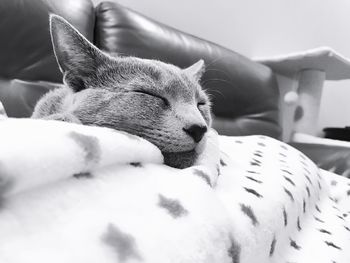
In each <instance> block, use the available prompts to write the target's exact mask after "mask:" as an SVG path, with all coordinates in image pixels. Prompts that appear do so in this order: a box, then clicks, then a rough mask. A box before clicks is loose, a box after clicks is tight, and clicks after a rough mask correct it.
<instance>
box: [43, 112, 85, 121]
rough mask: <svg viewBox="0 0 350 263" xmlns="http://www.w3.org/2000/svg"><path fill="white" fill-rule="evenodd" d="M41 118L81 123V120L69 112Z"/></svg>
mask: <svg viewBox="0 0 350 263" xmlns="http://www.w3.org/2000/svg"><path fill="white" fill-rule="evenodd" d="M43 120H55V121H64V122H70V123H77V124H82V123H81V121H80V120H79V119H78V118H77V117H75V116H74V115H73V114H71V113H55V114H51V115H49V116H47V117H44V118H43Z"/></svg>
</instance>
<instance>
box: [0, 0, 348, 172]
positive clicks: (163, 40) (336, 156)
mask: <svg viewBox="0 0 350 263" xmlns="http://www.w3.org/2000/svg"><path fill="white" fill-rule="evenodd" d="M94 1H96V0H94ZM98 1H100V0H98ZM102 1H103V0H102ZM113 1H114V2H101V3H99V4H98V5H94V4H93V3H92V2H91V1H90V0H60V1H57V0H30V1H22V0H2V1H0V36H1V41H0V101H1V102H2V103H3V104H4V106H5V109H6V111H7V113H8V115H9V116H10V117H29V116H30V115H31V113H32V111H33V108H34V106H35V104H36V102H37V101H38V99H39V98H40V97H41V96H42V95H43V94H44V93H45V92H47V91H49V90H51V89H54V88H55V87H56V85H57V83H61V81H62V76H61V73H60V72H59V70H58V66H57V64H56V61H55V58H54V55H53V50H52V47H51V42H50V34H49V24H48V15H49V13H55V14H58V15H61V16H63V17H65V18H66V19H67V20H68V21H70V22H71V23H72V24H73V25H74V26H75V27H77V28H78V29H79V31H80V32H81V33H82V34H84V35H85V36H86V37H87V38H88V39H89V40H90V41H91V42H93V43H94V44H95V45H96V46H98V47H99V48H101V49H103V50H105V51H107V52H114V53H118V54H119V55H120V56H126V55H132V56H139V57H142V58H152V59H158V60H163V61H165V62H169V63H173V64H175V65H178V66H180V67H187V66H189V65H191V64H192V63H194V62H196V61H197V60H199V59H201V58H202V59H204V60H205V62H206V65H207V70H206V73H205V74H204V77H203V79H202V85H203V87H204V88H205V89H206V90H207V91H208V93H209V94H211V97H212V101H213V113H214V115H215V116H214V117H215V118H214V124H213V125H214V128H216V129H217V130H218V131H219V133H220V134H225V135H251V134H264V135H268V136H271V137H274V138H277V139H280V138H281V134H282V128H281V125H280V120H281V118H282V116H280V115H281V113H280V108H279V105H280V103H281V101H280V98H279V91H278V84H277V82H276V76H275V74H274V73H273V71H272V70H271V69H270V68H268V67H267V66H264V65H262V64H259V63H257V62H254V61H252V60H250V59H248V58H246V57H244V56H241V55H240V54H237V53H236V52H234V51H231V50H228V49H226V48H224V47H221V46H219V45H217V44H214V43H211V42H209V41H206V40H203V39H200V38H197V37H195V36H192V35H189V34H186V33H184V32H180V31H178V30H176V29H174V28H171V27H169V26H166V25H164V24H161V23H158V22H156V21H154V20H152V19H150V18H147V17H145V16H143V15H142V14H139V13H137V12H134V11H133V10H130V9H128V8H126V7H123V6H121V5H119V4H117V3H116V1H117V0H113ZM292 145H293V146H294V147H296V148H298V149H299V150H301V151H303V152H304V153H305V154H306V155H308V156H309V157H310V158H311V159H312V160H313V161H314V162H316V163H317V164H318V165H319V166H320V167H323V168H326V169H331V170H332V171H335V172H337V173H339V174H343V175H350V147H339V146H329V145H323V144H322V143H321V144H314V143H312V144H310V143H294V144H292Z"/></svg>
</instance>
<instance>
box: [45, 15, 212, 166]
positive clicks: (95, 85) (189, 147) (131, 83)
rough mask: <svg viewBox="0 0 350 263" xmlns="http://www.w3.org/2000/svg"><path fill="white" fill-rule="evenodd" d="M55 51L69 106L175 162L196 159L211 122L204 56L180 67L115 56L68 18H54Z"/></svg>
mask: <svg viewBox="0 0 350 263" xmlns="http://www.w3.org/2000/svg"><path fill="white" fill-rule="evenodd" d="M50 32H51V38H52V43H53V49H54V52H55V56H56V59H57V62H58V65H59V68H60V70H61V72H62V73H63V81H64V83H65V85H66V86H68V87H70V88H71V89H72V90H73V91H74V93H73V95H72V96H71V97H70V98H69V99H66V100H65V105H64V107H65V110H66V111H69V113H71V114H73V115H74V116H76V117H77V118H78V119H79V120H80V121H81V122H82V123H83V124H86V125H95V126H104V127H110V128H113V129H116V130H122V131H126V132H129V133H132V134H135V135H138V136H140V137H143V138H144V139H146V140H148V141H150V142H152V143H153V144H155V145H157V146H158V148H159V149H160V150H161V151H162V153H163V154H164V156H165V161H166V163H168V164H169V165H171V166H175V167H184V166H188V165H190V164H191V163H192V162H193V158H195V149H196V147H197V145H198V143H199V142H200V141H201V140H202V138H203V136H204V135H205V133H206V131H207V129H208V128H209V127H210V125H211V117H210V102H209V99H208V96H207V95H206V94H205V92H204V91H203V90H202V88H201V86H200V84H199V81H200V78H201V76H202V74H203V72H204V63H203V61H202V60H200V61H198V62H197V63H195V64H194V65H192V66H190V67H188V68H185V69H180V68H179V67H176V66H174V65H171V64H167V63H163V62H160V61H156V60H148V59H140V58H136V57H121V56H111V55H109V54H107V53H104V52H102V51H101V50H99V49H98V48H96V47H95V46H94V45H92V44H91V43H90V42H89V41H88V40H87V39H86V38H85V37H84V36H83V35H82V34H80V33H79V32H78V31H77V30H76V29H75V28H74V27H73V26H72V25H70V24H69V23H68V22H67V21H66V20H64V19H63V18H61V17H59V16H56V15H51V16H50Z"/></svg>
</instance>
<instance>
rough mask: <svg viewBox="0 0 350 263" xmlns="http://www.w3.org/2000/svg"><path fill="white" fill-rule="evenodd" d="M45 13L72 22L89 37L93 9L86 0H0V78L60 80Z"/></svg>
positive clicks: (47, 17)
mask: <svg viewBox="0 0 350 263" xmlns="http://www.w3.org/2000/svg"><path fill="white" fill-rule="evenodd" d="M49 13H56V14H58V15H61V16H63V17H65V18H66V19H67V20H69V21H70V22H71V23H72V24H74V25H75V26H76V27H77V28H78V29H79V30H80V32H82V33H83V34H84V35H85V36H87V37H88V38H89V39H91V40H92V37H93V28H94V27H93V25H94V9H93V6H92V3H91V2H90V1H89V0H74V1H71V0H60V1H56V0H30V1H23V0H3V1H0V35H1V39H2V40H1V41H0V65H1V67H0V77H1V78H5V79H14V78H18V79H25V80H45V81H61V78H62V76H61V74H60V72H59V70H58V67H57V64H56V61H55V58H54V55H53V51H52V45H51V41H50V34H49Z"/></svg>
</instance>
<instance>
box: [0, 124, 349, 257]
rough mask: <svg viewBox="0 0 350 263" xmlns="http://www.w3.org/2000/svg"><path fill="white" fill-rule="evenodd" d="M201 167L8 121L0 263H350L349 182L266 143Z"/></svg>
mask: <svg viewBox="0 0 350 263" xmlns="http://www.w3.org/2000/svg"><path fill="white" fill-rule="evenodd" d="M203 147H204V148H203V149H204V150H203V152H202V154H201V155H200V157H199V160H198V162H197V163H196V165H195V166H193V167H190V168H187V169H183V170H179V169H174V168H171V167H168V166H165V165H163V164H162V162H163V157H162V155H161V153H160V151H159V150H158V149H157V148H156V147H155V146H154V145H152V144H151V143H149V142H147V141H145V140H143V139H141V138H139V137H136V136H133V135H130V134H127V133H123V132H119V131H115V130H111V129H108V128H98V127H86V126H82V125H76V124H69V123H64V122H57V121H44V120H31V119H11V118H3V119H2V120H0V196H1V199H0V262H1V263H22V262H25V263H31V262H33V263H34V262H35V263H41V262H45V263H46V262H50V263H51V262H52V263H55V262H60V263H62V262H65V263H70V262H72V263H73V262H74V263H79V262H83V263H90V262H91V263H96V262H104V263H109V262H111V263H115V262H126V263H129V262H135V263H136V262H152V263H158V262H159V263H165V262H169V263H170V262H172V263H174V262H175V263H177V262H179V263H180V262H181V263H187V262H188V263H193V262H201V263H202V262H206V263H216V262H217V263H225V262H227V263H232V262H234V263H237V262H245V263H252V262H259V263H261V262H290V263H291V262H298V263H303V262H305V263H306V262H325V263H326V262H327V263H331V262H337V263H341V262H344V263H348V262H350V224H349V220H348V215H349V213H350V204H349V201H348V195H349V194H350V183H349V180H348V179H346V178H342V177H339V176H337V175H335V174H332V173H328V172H325V171H321V170H319V169H318V168H317V167H316V166H315V165H314V164H313V163H312V162H311V161H310V160H309V159H308V158H306V157H305V156H304V155H303V154H302V153H300V152H298V151H297V150H295V149H293V148H292V147H290V146H288V145H286V144H284V143H281V142H279V141H277V140H274V139H271V138H268V137H265V136H249V137H224V136H217V134H216V133H215V132H213V131H211V132H210V133H209V135H208V139H207V140H206V141H205V145H204V146H203Z"/></svg>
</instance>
